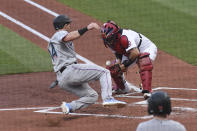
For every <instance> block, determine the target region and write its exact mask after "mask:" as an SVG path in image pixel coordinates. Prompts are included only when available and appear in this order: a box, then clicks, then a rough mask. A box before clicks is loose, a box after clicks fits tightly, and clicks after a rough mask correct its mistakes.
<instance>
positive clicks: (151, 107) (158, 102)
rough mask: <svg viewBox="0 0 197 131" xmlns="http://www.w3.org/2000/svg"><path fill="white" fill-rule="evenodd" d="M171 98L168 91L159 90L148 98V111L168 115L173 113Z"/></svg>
mask: <svg viewBox="0 0 197 131" xmlns="http://www.w3.org/2000/svg"><path fill="white" fill-rule="evenodd" d="M171 111H172V110H171V100H170V97H169V96H168V94H167V93H166V92H162V91H158V92H155V93H153V94H152V95H151V97H150V98H149V99H148V113H149V114H153V115H166V114H168V115H169V114H170V113H171Z"/></svg>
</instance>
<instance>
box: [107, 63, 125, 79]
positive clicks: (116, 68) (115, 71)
mask: <svg viewBox="0 0 197 131" xmlns="http://www.w3.org/2000/svg"><path fill="white" fill-rule="evenodd" d="M106 68H107V69H108V70H110V73H111V76H112V77H121V76H122V74H123V72H122V70H121V68H120V65H119V64H114V65H111V66H107V67H106Z"/></svg>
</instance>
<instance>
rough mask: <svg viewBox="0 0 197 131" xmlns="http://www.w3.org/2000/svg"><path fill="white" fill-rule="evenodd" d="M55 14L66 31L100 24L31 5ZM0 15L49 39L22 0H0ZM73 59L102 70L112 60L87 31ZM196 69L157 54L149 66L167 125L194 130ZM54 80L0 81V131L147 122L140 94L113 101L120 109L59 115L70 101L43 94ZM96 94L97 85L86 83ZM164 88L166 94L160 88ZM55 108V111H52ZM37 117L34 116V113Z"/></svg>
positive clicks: (43, 19) (116, 129)
mask: <svg viewBox="0 0 197 131" xmlns="http://www.w3.org/2000/svg"><path fill="white" fill-rule="evenodd" d="M33 1H34V2H36V3H37V4H39V5H42V6H44V7H46V8H48V9H50V10H52V11H54V12H56V13H58V14H65V13H66V14H68V15H69V16H70V17H71V18H72V20H73V23H72V29H73V30H75V29H78V28H81V27H84V26H86V25H87V24H88V23H89V22H92V21H96V22H98V23H99V24H101V22H99V21H97V20H95V19H93V18H91V17H89V16H86V15H84V14H82V13H80V12H78V11H75V10H73V9H71V8H69V7H66V6H64V5H62V4H60V3H58V2H56V1H55V0H33ZM0 11H1V12H3V13H5V14H7V15H8V16H10V17H12V18H14V19H16V20H18V21H20V22H22V23H23V24H25V25H27V26H29V27H31V28H33V29H35V30H37V31H38V32H40V33H41V34H43V35H45V36H47V37H49V38H50V36H51V35H52V34H53V32H54V29H53V27H52V20H53V18H54V16H53V15H51V14H49V13H47V12H44V11H43V10H41V9H39V8H37V7H35V6H33V5H31V4H29V3H27V2H25V1H24V0H15V1H14V3H13V0H1V4H0ZM0 24H2V25H4V26H6V27H8V28H10V29H11V30H13V31H14V32H17V33H18V34H19V35H21V36H22V37H25V38H26V39H28V40H30V41H32V42H33V43H35V44H37V45H38V46H39V47H41V48H43V49H44V50H45V51H47V42H46V40H43V39H42V38H40V37H38V36H36V35H34V34H33V33H31V32H29V31H27V30H26V29H24V28H22V27H20V26H19V25H17V24H15V23H13V22H11V21H10V20H8V19H6V18H5V17H2V16H0ZM75 48H76V51H77V53H78V54H80V55H81V56H83V57H85V58H87V59H89V60H91V61H92V62H94V63H96V64H98V65H101V66H104V64H105V61H106V60H112V59H113V56H111V52H110V51H109V50H108V49H106V48H105V47H104V46H103V44H102V41H101V39H100V38H99V32H96V31H91V32H88V33H87V34H85V35H84V36H83V37H81V38H80V40H77V41H76V42H75ZM136 71H137V67H134V68H131V69H129V71H128V74H127V76H126V78H127V80H128V81H130V82H133V83H134V84H136V85H138V84H139V83H140V80H139V74H136ZM196 76H197V67H196V66H192V65H189V64H187V63H185V62H183V61H181V60H179V59H177V58H176V57H173V56H170V55H169V54H167V53H165V52H162V51H159V52H158V57H157V59H156V61H155V63H154V71H153V88H155V89H156V90H157V89H158V87H163V88H160V89H158V90H164V91H166V92H168V93H169V95H170V96H171V98H173V99H172V106H173V113H172V115H171V116H170V118H171V119H173V120H177V121H179V122H181V123H182V124H184V125H185V127H186V128H187V130H188V131H195V130H196V128H197V125H196V120H197V99H196V97H197V87H196V85H197V81H196ZM53 80H55V74H54V73H53V72H40V73H29V74H16V75H3V76H0V85H1V86H0V90H1V91H0V117H1V119H0V131H27V130H28V131H49V130H50V131H78V130H80V131H90V130H94V131H100V130H102V131H121V130H124V131H134V130H135V129H136V127H137V125H138V123H139V122H141V121H145V120H148V119H149V118H150V116H147V112H146V107H144V106H142V105H141V104H138V105H137V104H134V103H136V102H141V103H143V98H142V96H141V94H139V93H135V94H133V95H129V96H123V97H119V98H117V99H120V100H124V101H126V102H128V103H129V105H128V106H127V107H125V108H121V109H116V108H104V107H102V106H101V105H100V102H101V99H100V98H99V101H98V103H96V104H95V105H92V106H89V107H88V108H86V109H82V110H80V111H77V112H75V113H73V114H71V115H67V116H63V115H62V114H60V113H61V112H60V109H59V108H58V106H59V105H60V103H61V102H62V101H71V100H73V99H76V97H75V96H73V95H71V94H69V93H67V92H64V91H62V90H60V89H59V88H55V89H52V90H50V89H48V86H49V84H50V83H51V82H52V81H53ZM90 85H91V87H93V88H94V89H95V90H96V91H97V92H98V93H100V87H99V82H95V83H90ZM164 87H166V88H164ZM56 107H57V109H56ZM35 111H37V112H35Z"/></svg>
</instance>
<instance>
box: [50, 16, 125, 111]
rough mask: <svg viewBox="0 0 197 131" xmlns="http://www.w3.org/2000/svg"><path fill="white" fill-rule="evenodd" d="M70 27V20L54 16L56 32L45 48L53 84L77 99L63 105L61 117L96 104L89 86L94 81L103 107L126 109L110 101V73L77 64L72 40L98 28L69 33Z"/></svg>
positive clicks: (94, 24)
mask: <svg viewBox="0 0 197 131" xmlns="http://www.w3.org/2000/svg"><path fill="white" fill-rule="evenodd" d="M70 23H71V19H70V18H69V17H68V16H67V15H59V16H57V17H56V18H55V19H54V21H53V25H54V28H55V30H56V32H55V34H54V35H53V36H52V37H51V39H50V42H49V44H48V51H49V53H50V55H51V59H52V64H53V68H54V72H56V75H57V81H55V82H54V83H53V84H54V85H55V84H57V83H58V85H59V87H60V88H62V89H64V90H66V91H68V92H71V93H73V94H75V95H77V96H78V97H79V99H77V100H74V101H72V102H70V103H66V102H62V104H61V109H62V111H63V113H65V114H68V113H69V112H73V111H75V110H78V109H81V108H85V107H87V106H88V105H90V104H93V103H95V102H96V101H97V99H98V94H97V92H96V91H95V90H94V89H92V88H91V87H90V86H89V84H88V82H90V81H94V80H99V81H100V85H101V96H102V100H103V103H102V105H103V106H118V107H123V106H125V105H126V102H122V101H118V100H116V99H114V98H113V97H112V81H111V75H110V72H109V70H107V69H105V68H103V67H100V66H97V65H92V64H78V63H77V58H76V52H75V50H74V45H73V40H75V39H78V38H80V37H81V36H82V35H83V34H84V33H85V32H87V31H89V30H92V29H97V30H99V29H100V27H99V26H98V25H97V24H96V23H90V24H88V25H87V26H86V27H84V28H82V29H79V30H76V31H71V32H68V30H69V29H70ZM54 85H52V86H54Z"/></svg>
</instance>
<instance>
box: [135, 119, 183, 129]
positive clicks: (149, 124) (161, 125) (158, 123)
mask: <svg viewBox="0 0 197 131" xmlns="http://www.w3.org/2000/svg"><path fill="white" fill-rule="evenodd" d="M136 131H186V129H185V127H184V126H183V125H182V124H180V123H179V122H176V121H173V120H167V119H165V120H160V119H156V118H153V119H152V120H149V121H146V122H142V123H140V124H139V125H138V127H137V130H136Z"/></svg>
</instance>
